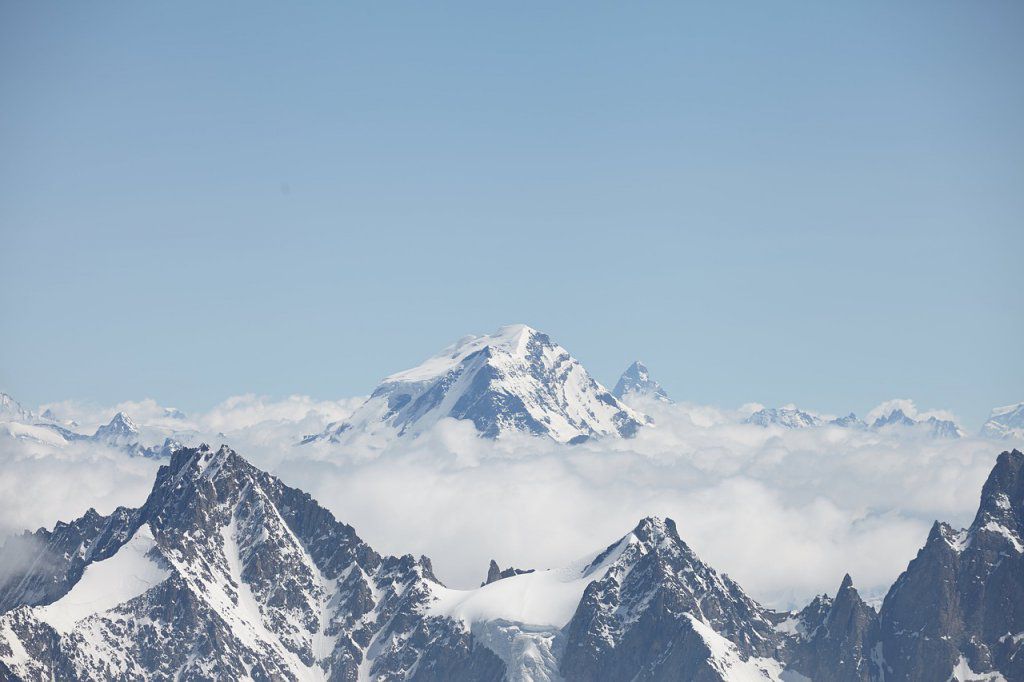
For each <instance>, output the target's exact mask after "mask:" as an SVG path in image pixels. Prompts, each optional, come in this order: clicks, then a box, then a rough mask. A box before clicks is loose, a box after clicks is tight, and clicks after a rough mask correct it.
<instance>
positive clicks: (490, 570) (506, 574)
mask: <svg viewBox="0 0 1024 682" xmlns="http://www.w3.org/2000/svg"><path fill="white" fill-rule="evenodd" d="M534 570H535V569H533V568H514V567H512V566H509V567H508V568H506V569H505V570H502V569H501V568H500V567H499V566H498V562H497V561H495V560H494V559H491V565H490V566H488V567H487V580H485V581H484V582H482V583H480V587H483V586H484V585H490V584H491V583H493V582H497V581H499V580H503V579H504V578H511V577H512V576H514V575H525V574H526V573H533V572H534Z"/></svg>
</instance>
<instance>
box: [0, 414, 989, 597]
mask: <svg viewBox="0 0 1024 682" xmlns="http://www.w3.org/2000/svg"><path fill="white" fill-rule="evenodd" d="M358 402H359V401H358V400H351V401H328V402H324V401H316V400H312V399H310V398H306V397H301V396H292V397H289V398H286V399H284V400H277V401H275V400H269V399H266V398H261V397H258V396H240V397H236V398H231V399H229V400H227V401H225V402H223V403H221V404H220V405H218V406H217V407H215V408H214V409H213V410H211V411H210V412H209V413H205V414H201V415H192V416H188V417H187V418H185V419H181V418H180V417H168V416H167V414H166V413H165V410H164V408H162V407H160V406H159V405H157V404H156V403H155V402H153V401H141V402H139V403H123V404H122V405H119V406H116V409H112V408H106V409H105V410H102V409H99V408H95V409H93V411H92V412H88V411H86V410H82V409H81V408H80V407H77V406H72V405H70V404H62V405H61V406H59V407H61V408H62V409H63V410H64V412H63V413H59V414H61V416H64V417H65V418H69V419H70V418H73V419H75V420H76V421H79V423H83V424H84V423H87V421H86V420H88V419H90V418H91V419H93V420H98V422H102V421H105V420H107V419H109V416H110V415H111V414H112V413H113V412H114V411H117V409H125V411H128V412H129V414H131V416H132V417H133V418H134V419H136V421H137V422H139V423H140V424H145V425H146V428H149V429H152V430H153V431H154V432H155V431H160V430H162V429H167V428H172V427H174V426H177V427H183V429H182V430H188V431H189V433H190V434H191V435H192V437H193V438H195V439H202V440H206V441H208V442H211V443H212V444H214V445H218V444H220V443H221V442H225V443H228V444H229V445H231V446H232V447H234V448H235V449H236V450H238V451H239V452H240V453H241V454H243V455H244V456H245V457H247V458H248V459H250V460H251V461H252V462H253V463H255V464H257V465H258V466H261V467H264V468H266V469H268V470H270V471H271V472H273V473H275V474H277V475H279V476H280V477H281V478H282V479H283V480H284V481H285V482H286V483H288V484H290V485H294V486H298V487H300V488H303V489H304V490H306V491H308V492H309V493H310V494H312V495H313V496H314V497H315V498H316V499H318V500H319V501H320V502H321V503H322V504H324V505H325V506H327V507H328V508H330V509H331V510H332V511H333V512H334V513H335V515H336V516H338V517H339V518H340V519H342V520H344V521H346V522H348V523H351V524H352V525H354V526H355V527H356V529H357V531H359V533H360V534H361V535H362V536H363V537H364V539H366V540H367V541H368V542H370V544H372V545H373V546H374V547H376V548H377V549H378V550H380V551H384V552H394V553H405V552H411V553H415V554H427V555H429V556H430V557H431V558H432V559H433V561H434V566H435V569H436V571H437V573H438V575H439V577H440V578H441V579H442V580H444V581H445V582H447V583H448V584H449V585H451V586H454V587H469V586H473V585H476V584H478V583H479V582H480V581H481V580H482V579H483V576H484V574H485V573H486V568H487V563H488V561H489V560H490V559H491V558H494V559H497V561H498V562H499V563H500V564H501V565H503V566H505V565H515V566H519V567H527V568H528V567H536V568H545V567H552V566H558V565H562V564H566V563H568V562H570V561H572V560H574V559H576V558H578V557H580V556H582V555H584V554H587V553H589V552H592V551H594V550H596V549H598V548H601V547H603V546H605V545H607V544H608V543H611V542H612V541H614V540H615V539H617V538H618V537H620V536H621V535H623V534H624V533H626V532H627V531H629V530H630V529H631V528H632V526H633V525H634V524H635V523H636V521H637V520H638V519H639V518H641V517H643V516H647V515H652V514H656V515H662V516H669V517H671V518H673V519H675V520H676V521H677V523H678V526H679V530H680V533H681V534H682V536H683V538H684V539H685V540H686V541H687V542H688V543H689V544H690V545H691V546H692V547H693V548H694V550H695V551H697V553H698V554H699V555H700V556H701V557H702V558H704V559H705V560H706V561H708V562H710V563H711V564H712V565H714V566H715V567H717V568H719V569H720V570H722V571H725V572H727V573H729V574H730V575H731V576H732V577H733V578H735V579H736V580H737V581H739V583H740V584H741V585H743V586H744V587H745V588H746V589H747V590H748V591H749V592H750V593H751V595H752V596H754V597H755V598H757V599H759V600H761V601H763V602H764V603H766V604H768V605H771V606H775V607H779V608H791V607H795V606H800V605H802V604H804V603H806V601H808V599H809V598H810V597H811V596H812V595H814V594H816V593H821V592H826V591H827V592H834V591H835V589H836V587H837V586H838V584H839V582H840V580H841V578H842V576H843V574H844V573H845V572H847V571H848V572H850V573H851V574H852V575H853V577H854V580H855V582H856V583H857V584H858V586H859V587H860V588H861V590H862V592H863V593H865V594H866V595H867V596H869V597H870V596H880V595H882V594H884V592H885V590H886V589H887V588H888V586H889V585H890V584H891V582H892V581H893V580H894V579H895V577H896V576H897V575H898V574H899V573H900V572H901V571H902V570H903V569H904V568H905V567H906V564H907V562H908V561H909V560H910V559H911V558H913V556H914V555H915V553H916V552H917V550H918V549H919V548H920V546H921V545H922V544H923V542H924V540H925V537H926V535H927V531H928V528H929V526H930V524H931V522H932V521H933V520H934V519H942V520H948V521H950V522H952V523H954V524H955V525H964V524H966V523H968V522H969V521H970V519H971V517H972V515H973V513H974V510H975V508H976V507H977V502H978V497H979V495H980V490H981V485H982V483H983V481H984V479H985V477H986V476H987V474H988V471H989V469H990V468H991V466H992V464H993V463H994V461H995V458H996V455H997V454H998V452H999V451H1000V450H1002V449H1005V447H1006V446H1005V444H1000V443H994V442H992V441H987V440H982V439H977V438H964V439H959V440H942V439H933V438H930V437H928V436H927V435H926V434H923V433H919V432H918V431H917V430H906V432H902V431H886V432H876V431H871V430H857V429H842V428H839V427H824V428H819V429H801V430H784V429H775V428H769V429H765V428H761V427H759V426H753V425H745V424H741V423H738V422H740V421H741V420H742V418H743V417H744V416H746V414H749V412H750V411H752V410H750V406H744V407H742V408H740V409H738V410H735V411H732V410H723V409H718V408H714V407H708V406H700V405H687V404H676V405H666V404H662V403H644V404H642V405H640V406H639V407H640V408H641V409H643V410H644V411H646V412H648V413H649V414H652V416H654V418H655V420H656V424H655V426H653V427H650V428H645V429H642V430H641V431H640V433H639V435H638V436H637V437H636V438H634V439H631V440H618V439H609V440H603V441H597V442H591V443H586V444H583V445H579V446H575V447H570V446H561V445H557V444H555V443H553V442H551V441H548V440H546V439H542V438H533V437H529V436H522V437H514V438H508V439H504V440H502V441H499V442H493V441H487V440H482V439H480V438H478V437H477V435H476V432H475V430H474V429H473V428H472V425H471V424H469V423H467V422H457V421H453V420H446V421H442V422H441V423H439V424H438V425H437V426H436V427H435V428H434V429H432V430H430V431H428V432H427V433H425V434H423V435H422V436H421V437H419V438H417V439H415V440H412V441H407V440H400V441H396V442H393V443H391V444H390V445H388V446H386V447H384V448H383V449H380V448H379V447H370V446H369V445H367V446H366V447H361V446H359V445H355V446H352V447H340V446H337V445H332V444H329V443H323V442H319V443H314V444H311V445H306V446H301V447H299V446H295V443H296V442H298V440H299V439H300V438H301V436H302V435H304V434H307V433H314V432H317V431H319V430H321V429H322V428H323V427H324V426H325V425H326V424H327V423H329V422H331V421H336V420H337V419H341V418H344V417H345V416H347V414H348V413H349V412H350V411H351V409H352V408H353V407H354V406H355V405H357V404H358ZM910 407H912V404H911V405H910ZM52 409H54V411H55V412H57V409H56V407H54V408H52ZM75 410H77V412H75ZM905 411H906V410H905ZM908 414H910V413H909V412H908ZM914 414H919V413H917V411H916V410H915V412H914ZM168 420H171V421H173V423H169V422H168ZM0 467H2V469H0V470H2V471H3V472H4V475H3V477H2V479H0V533H10V532H13V531H16V530H19V529H21V528H34V527H37V526H39V525H44V524H45V525H52V523H53V522H55V521H56V520H58V519H64V520H68V519H71V518H73V517H75V516H78V515H80V514H81V513H82V512H83V511H84V510H85V509H86V508H88V507H89V506H93V507H96V508H97V509H98V510H99V511H101V512H103V513H107V512H109V511H111V510H112V509H113V508H114V506H116V505H117V504H132V505H137V504H140V503H141V502H142V501H143V500H144V499H145V496H146V493H147V492H148V490H149V487H150V485H151V484H152V477H153V475H154V473H155V467H156V464H155V463H153V462H151V461H148V460H140V459H132V458H128V457H126V456H125V455H124V453H122V452H120V451H116V450H109V449H102V448H98V447H97V446H95V445H93V446H89V447H86V446H67V447H65V448H62V449H59V448H54V447H51V446H46V445H42V444H35V443H30V442H27V441H22V440H15V439H12V438H6V439H3V440H2V441H0Z"/></svg>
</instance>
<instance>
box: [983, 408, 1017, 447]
mask: <svg viewBox="0 0 1024 682" xmlns="http://www.w3.org/2000/svg"><path fill="white" fill-rule="evenodd" d="M981 435H982V436H983V437H985V438H1000V439H1002V438H1014V439H1017V440H1024V403H1017V404H1015V405H1006V406H1004V407H997V408H995V409H993V410H992V412H991V414H989V417H988V421H986V422H985V424H984V425H983V426H982V427H981Z"/></svg>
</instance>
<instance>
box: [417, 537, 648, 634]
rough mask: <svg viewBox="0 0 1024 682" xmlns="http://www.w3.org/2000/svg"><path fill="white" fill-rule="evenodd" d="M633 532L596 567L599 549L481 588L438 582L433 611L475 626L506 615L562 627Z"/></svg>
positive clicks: (511, 619) (515, 620) (514, 620)
mask: <svg viewBox="0 0 1024 682" xmlns="http://www.w3.org/2000/svg"><path fill="white" fill-rule="evenodd" d="M632 537H633V536H632V535H629V536H627V538H624V539H623V541H622V542H620V543H619V545H618V546H617V547H616V548H615V549H614V550H612V551H611V552H609V554H608V556H607V557H605V559H604V560H603V561H602V562H601V564H600V565H598V566H594V567H592V568H588V567H589V566H590V563H591V562H592V561H593V560H594V559H595V558H596V556H597V554H592V555H590V556H589V557H586V558H584V559H580V560H579V561H576V562H574V563H573V564H572V565H570V566H568V567H566V568H557V569H549V570H544V571H534V572H533V573H523V574H521V575H516V576H512V577H510V578H504V579H502V580H498V581H495V582H493V583H491V584H490V585H484V586H483V587H478V588H477V589H475V590H452V589H449V588H446V587H435V588H434V596H435V601H434V603H433V604H431V605H430V607H429V609H428V614H430V615H439V616H449V617H451V618H455V619H458V620H461V621H462V622H464V623H466V624H469V625H472V624H474V623H483V622H488V621H497V620H503V621H508V622H510V623H522V624H525V625H531V626H548V627H555V628H561V627H563V626H564V625H565V624H566V623H568V622H569V621H570V620H571V619H572V616H573V614H574V613H575V612H576V607H577V606H578V605H579V603H580V599H582V598H583V592H584V590H586V589H587V585H589V584H590V583H591V582H593V581H595V580H600V579H601V578H603V577H604V575H605V573H606V572H607V570H608V567H609V566H610V565H611V564H612V563H614V561H615V560H616V559H617V558H618V557H619V554H621V552H622V550H623V548H625V546H626V544H627V541H628V538H632Z"/></svg>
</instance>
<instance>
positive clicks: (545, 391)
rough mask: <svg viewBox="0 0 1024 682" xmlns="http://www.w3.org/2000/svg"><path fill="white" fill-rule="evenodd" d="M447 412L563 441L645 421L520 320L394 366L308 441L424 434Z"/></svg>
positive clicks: (626, 432) (621, 433) (620, 432)
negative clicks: (350, 410) (351, 409)
mask: <svg viewBox="0 0 1024 682" xmlns="http://www.w3.org/2000/svg"><path fill="white" fill-rule="evenodd" d="M445 418H453V419H466V420H469V421H471V422H473V425H474V426H475V427H476V430H477V431H478V432H479V433H480V434H481V435H482V436H484V437H485V438H498V437H500V436H502V435H504V434H507V433H512V432H524V433H530V434H534V435H538V436H548V437H550V438H553V439H554V440H556V441H559V442H561V443H579V442H582V441H584V440H587V439H588V438H593V437H602V436H615V437H630V436H632V435H633V434H635V433H636V430H637V429H638V428H640V426H641V425H642V424H643V423H644V421H645V419H644V417H643V416H642V415H640V414H638V413H636V412H634V411H633V410H631V409H630V408H629V407H627V406H625V405H623V404H622V403H621V402H619V400H618V399H617V398H616V397H615V396H613V395H612V394H611V393H610V392H609V391H608V390H607V389H606V388H605V387H604V386H602V385H601V384H599V383H598V382H597V381H595V380H594V379H593V378H592V377H591V376H590V374H589V373H588V372H587V370H586V369H584V367H583V365H581V364H580V363H579V361H577V360H576V359H575V358H573V357H572V356H571V355H570V354H569V352H568V351H567V350H565V348H563V347H562V346H560V345H558V344H556V343H554V342H553V341H552V340H551V338H550V337H549V336H548V335H547V334H544V333H541V332H539V331H537V330H536V329H533V328H532V327H528V326H526V325H523V324H516V325H509V326H506V327H502V328H501V329H499V330H497V331H496V332H494V333H493V334H489V335H486V336H468V337H465V338H463V339H461V340H460V341H458V342H457V343H455V344H453V345H451V346H449V347H448V348H445V349H444V350H443V351H441V352H440V353H438V354H437V355H435V356H434V357H432V358H430V359H429V360H427V361H426V362H424V363H423V364H421V365H419V366H418V367H414V368H412V369H407V370H405V371H402V372H398V373H397V374H392V375H391V376H389V377H387V378H386V379H384V381H383V382H381V384H380V386H378V387H377V388H376V390H374V392H373V394H372V395H371V396H370V398H369V399H368V400H367V401H366V403H364V404H363V405H362V406H361V407H360V408H359V409H358V410H356V412H355V413H354V414H353V415H352V416H351V417H350V418H349V419H348V420H346V421H345V422H343V423H341V424H332V425H331V426H329V427H328V428H327V430H326V431H325V432H324V433H322V434H319V435H318V436H313V437H310V438H307V439H306V441H304V442H309V441H311V440H318V439H328V440H331V441H335V442H340V441H345V440H346V439H348V438H351V437H353V436H354V435H356V434H371V435H378V436H384V437H391V436H399V437H400V436H408V435H416V434H418V433H421V432H423V431H425V430H426V429H428V428H430V427H431V426H433V425H434V424H436V423H437V422H438V421H440V420H441V419H445Z"/></svg>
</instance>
